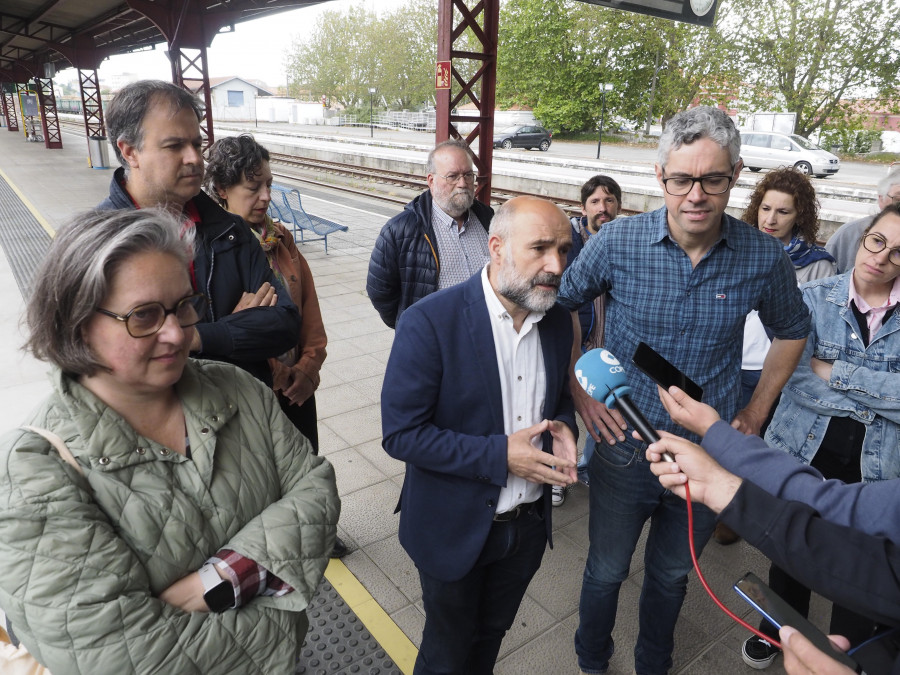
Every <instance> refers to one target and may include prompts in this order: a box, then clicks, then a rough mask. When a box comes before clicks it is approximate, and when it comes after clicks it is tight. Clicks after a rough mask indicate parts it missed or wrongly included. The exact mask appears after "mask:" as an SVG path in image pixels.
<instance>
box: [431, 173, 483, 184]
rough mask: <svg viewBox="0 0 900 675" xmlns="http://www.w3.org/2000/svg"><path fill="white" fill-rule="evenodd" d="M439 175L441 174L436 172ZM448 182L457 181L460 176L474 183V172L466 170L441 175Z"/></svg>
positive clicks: (467, 181)
mask: <svg viewBox="0 0 900 675" xmlns="http://www.w3.org/2000/svg"><path fill="white" fill-rule="evenodd" d="M438 175H439V176H441V174H438ZM441 178H443V179H444V180H445V181H447V182H448V183H458V182H459V179H460V178H462V179H463V180H465V181H466V183H474V182H475V172H474V171H467V172H466V173H448V174H447V175H446V176H441Z"/></svg>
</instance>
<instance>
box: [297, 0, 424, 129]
mask: <svg viewBox="0 0 900 675" xmlns="http://www.w3.org/2000/svg"><path fill="white" fill-rule="evenodd" d="M436 35H437V15H436V12H435V2H434V1H433V0H409V1H408V2H407V4H406V5H405V6H403V7H400V8H398V9H396V10H395V11H393V12H391V13H387V14H385V13H382V14H381V15H375V14H373V13H371V12H368V11H366V9H365V6H364V5H362V4H360V5H358V6H355V7H351V8H350V9H349V10H348V11H347V13H346V14H342V13H340V12H338V11H328V12H324V13H323V14H322V15H321V16H320V17H319V20H318V22H317V23H316V26H315V28H314V29H313V30H312V31H311V32H310V34H309V36H308V37H307V38H306V39H303V40H301V39H299V38H297V39H295V41H294V45H293V49H292V51H291V53H290V54H289V55H288V57H287V69H288V73H289V80H290V82H291V91H290V94H291V95H294V96H296V95H297V94H298V92H299V91H301V90H308V91H309V92H310V94H311V97H312V98H313V99H318V98H320V97H321V96H326V97H327V98H328V99H330V100H333V101H336V102H338V103H340V104H341V105H342V106H344V107H359V108H360V109H362V108H363V107H364V108H365V111H366V112H365V114H366V117H368V107H369V88H370V87H375V88H376V89H377V93H376V106H380V105H381V104H382V102H384V103H387V105H388V106H389V107H392V108H413V107H418V106H421V105H423V104H424V103H427V102H429V101H430V100H431V96H432V94H433V93H434V55H435V51H436V50H435V39H436Z"/></svg>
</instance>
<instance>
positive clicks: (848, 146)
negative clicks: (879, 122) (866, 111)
mask: <svg viewBox="0 0 900 675" xmlns="http://www.w3.org/2000/svg"><path fill="white" fill-rule="evenodd" d="M880 137H881V132H880V131H877V130H875V129H868V130H864V131H860V130H858V129H848V128H846V127H840V128H836V129H826V130H824V131H823V132H822V135H821V137H820V138H819V145H820V146H822V147H823V148H825V149H826V150H831V148H832V146H834V145H837V146H839V147H840V151H841V152H845V153H847V154H852V155H862V154H865V153H867V152H870V151H871V150H872V145H873V144H874V143H875V141H877V140H878V139H879V138H880Z"/></svg>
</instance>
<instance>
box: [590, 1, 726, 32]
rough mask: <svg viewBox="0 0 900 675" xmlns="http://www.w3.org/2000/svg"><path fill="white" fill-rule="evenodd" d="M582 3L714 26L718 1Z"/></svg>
mask: <svg viewBox="0 0 900 675" xmlns="http://www.w3.org/2000/svg"><path fill="white" fill-rule="evenodd" d="M581 2H586V3H589V4H591V5H599V6H601V7H609V8H611V9H621V10H624V11H626V12H637V13H638V14H649V15H650V16H658V17H662V18H663V19H671V20H672V21H681V22H684V23H695V24H699V25H701V26H712V25H713V21H714V20H715V18H716V4H717V0H581Z"/></svg>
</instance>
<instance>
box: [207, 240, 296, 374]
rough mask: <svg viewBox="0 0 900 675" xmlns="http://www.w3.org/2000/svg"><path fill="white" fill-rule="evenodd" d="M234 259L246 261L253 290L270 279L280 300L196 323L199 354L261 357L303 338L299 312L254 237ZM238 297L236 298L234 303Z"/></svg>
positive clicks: (237, 358)
mask: <svg viewBox="0 0 900 675" xmlns="http://www.w3.org/2000/svg"><path fill="white" fill-rule="evenodd" d="M235 259H236V260H239V261H241V263H240V264H244V265H246V268H245V270H246V271H245V274H246V279H247V286H248V287H249V288H250V289H253V290H252V292H254V293H255V292H256V291H257V290H258V289H259V288H260V286H262V285H263V283H264V282H266V281H268V282H269V283H270V284H271V285H272V286H273V287H274V288H275V293H276V294H277V296H278V301H277V304H276V305H275V306H274V307H251V308H249V309H244V310H241V311H240V312H234V313H232V314H227V315H225V316H218V317H216V320H215V321H213V322H207V323H200V324H197V331H198V333H199V334H200V341H201V346H202V348H201V351H200V353H199V354H198V356H200V357H202V358H209V359H225V360H229V361H262V360H264V359H268V358H274V357H278V356H281V355H282V354H284V353H285V352H286V351H288V350H290V349H291V348H292V347H294V346H295V345H296V344H297V341H298V340H299V339H300V313H299V312H298V311H297V307H296V306H295V305H294V303H293V301H292V300H291V296H290V293H288V292H287V290H286V289H285V288H284V287H283V286H282V285H281V283H280V282H279V281H278V279H276V278H275V275H274V274H273V272H272V268H271V267H269V263H268V261H267V260H266V256H265V254H264V253H263V251H262V249H261V248H260V247H259V244H257V242H256V241H255V240H252V241H248V242H247V243H245V244H243V245H242V250H241V251H240V252H239V254H238V255H236V256H235ZM213 283H215V281H214V282H213ZM211 292H213V293H214V292H215V289H212V291H211ZM239 299H240V298H236V299H235V303H234V304H235V305H236V304H237V302H238V300H239Z"/></svg>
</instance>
